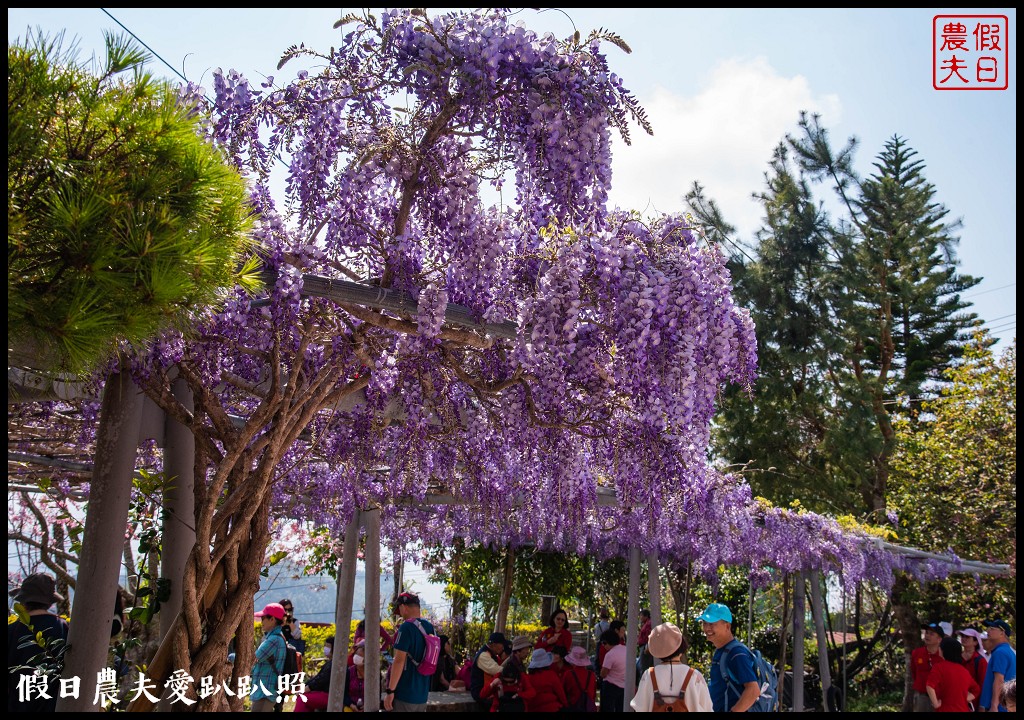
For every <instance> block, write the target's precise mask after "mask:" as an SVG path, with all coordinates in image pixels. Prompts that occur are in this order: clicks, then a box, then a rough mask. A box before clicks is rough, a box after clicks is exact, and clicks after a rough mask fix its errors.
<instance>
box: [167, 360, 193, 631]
mask: <svg viewBox="0 0 1024 720" xmlns="http://www.w3.org/2000/svg"><path fill="white" fill-rule="evenodd" d="M171 392H173V393H174V397H175V399H177V401H178V402H180V403H181V404H182V406H183V407H184V408H185V409H186V410H188V411H189V412H191V411H193V410H194V409H195V402H194V401H193V398H192V390H191V389H190V388H189V386H188V383H186V382H185V381H184V380H182V379H181V378H179V379H177V380H175V381H174V382H173V383H172V384H171ZM195 462H196V439H195V436H193V435H192V431H191V430H189V429H188V428H187V427H185V426H184V425H182V424H181V423H179V422H178V421H177V420H174V419H173V418H171V417H168V418H167V424H166V427H165V429H164V473H165V474H166V475H167V477H168V478H169V482H168V485H167V486H166V487H165V488H164V513H165V515H164V532H163V552H162V553H161V556H160V564H161V567H160V576H161V577H164V578H167V579H168V580H170V581H171V595H170V597H169V598H168V599H167V601H166V602H164V604H163V605H162V606H161V608H160V637H161V638H162V637H163V636H164V635H166V634H167V631H168V630H169V629H170V627H171V625H173V624H174V620H175V618H176V617H177V615H178V612H179V611H180V610H181V595H182V578H184V576H185V563H187V562H188V557H189V555H190V554H191V553H192V548H193V547H195V544H196V530H195V522H196V513H195V507H196V496H195V477H194V475H195Z"/></svg>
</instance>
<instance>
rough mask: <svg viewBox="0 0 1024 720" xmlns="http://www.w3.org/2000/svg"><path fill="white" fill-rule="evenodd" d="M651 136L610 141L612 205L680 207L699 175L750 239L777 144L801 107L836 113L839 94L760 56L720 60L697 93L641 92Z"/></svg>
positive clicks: (678, 209)
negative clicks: (816, 88)
mask: <svg viewBox="0 0 1024 720" xmlns="http://www.w3.org/2000/svg"><path fill="white" fill-rule="evenodd" d="M639 100H640V102H641V104H643V106H644V107H645V109H646V110H647V113H648V118H649V119H650V121H651V125H652V126H653V128H654V135H653V137H652V136H649V135H647V134H646V133H644V132H643V131H634V132H632V140H633V144H632V145H628V146H627V145H626V144H625V143H623V142H622V141H621V140H618V139H617V140H616V141H615V145H614V146H613V165H612V168H613V176H612V190H611V195H610V201H611V204H612V205H613V206H614V205H618V206H620V207H622V208H624V209H636V210H640V211H643V212H644V213H645V214H648V213H654V212H681V211H683V210H685V203H684V201H683V196H684V195H685V194H686V193H687V192H688V191H689V190H690V188H691V187H692V185H693V182H694V181H695V180H697V181H699V182H700V183H701V185H703V186H704V188H705V191H706V195H707V197H709V198H712V199H714V200H715V201H716V202H717V203H718V204H719V205H720V207H721V208H722V213H723V215H724V217H725V220H726V221H727V222H729V223H730V224H732V225H735V226H736V228H737V230H738V232H739V237H741V238H743V239H746V240H749V239H752V236H753V232H754V230H755V229H756V228H757V227H758V226H759V225H760V218H761V210H760V207H759V206H758V204H757V203H756V202H755V201H754V200H752V199H751V194H752V193H754V192H760V191H761V190H763V188H764V173H765V171H766V170H767V168H768V161H769V160H770V159H771V154H772V150H773V149H774V148H775V146H776V145H777V144H778V143H779V142H780V141H781V140H782V138H783V136H784V135H785V133H787V132H790V131H792V130H794V129H795V128H796V123H797V120H798V118H799V114H800V111H801V110H807V111H809V112H821V113H822V114H824V115H825V116H826V117H828V118H829V121H830V122H831V123H835V122H836V121H837V120H838V119H839V111H840V102H839V98H838V97H837V96H836V95H820V96H816V95H815V94H814V93H813V92H812V91H811V88H810V87H809V86H808V83H807V80H806V79H805V78H804V77H803V76H801V75H797V76H795V77H790V78H787V77H782V76H780V75H779V74H778V73H777V72H776V71H775V70H774V69H773V68H772V67H771V65H769V63H768V61H767V60H766V59H764V58H763V57H758V58H754V59H751V60H740V59H731V60H726V61H723V62H721V63H719V64H718V65H717V66H716V67H715V69H714V70H713V71H712V73H711V76H710V80H709V81H708V82H707V85H706V87H705V88H704V89H702V90H701V91H700V93H699V94H698V95H696V96H695V97H682V96H679V95H675V94H673V93H671V92H670V91H668V90H666V89H664V88H658V89H657V90H656V91H655V93H654V97H653V98H652V99H645V98H639Z"/></svg>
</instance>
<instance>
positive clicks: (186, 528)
mask: <svg viewBox="0 0 1024 720" xmlns="http://www.w3.org/2000/svg"><path fill="white" fill-rule="evenodd" d="M303 281H304V285H303V286H304V293H305V294H308V295H310V296H314V297H322V298H327V299H329V300H332V301H334V302H337V303H340V304H344V305H353V304H355V305H360V306H365V307H370V308H375V309H379V310H387V311H390V312H393V313H397V314H400V315H405V316H409V315H412V316H415V313H416V308H417V303H416V301H415V300H414V299H413V298H411V297H410V296H408V295H404V294H402V293H399V292H396V291H394V290H387V289H383V288H377V287H368V286H365V285H361V284H359V283H354V282H351V281H347V280H339V279H331V278H324V277H321V276H316V275H308V274H307V275H305V276H304V277H303ZM257 302H258V301H257ZM445 322H446V323H450V324H452V325H456V326H460V327H464V328H470V329H472V330H474V331H477V332H479V333H482V334H483V335H485V336H492V337H502V338H514V337H516V332H517V328H516V326H515V324H514V323H507V322H506V323H501V324H480V323H477V322H476V321H475V320H474V319H473V316H472V314H471V313H470V311H469V310H468V309H467V308H465V307H461V306H458V305H451V304H450V305H449V306H448V308H447V310H446V312H445ZM126 389H127V390H130V391H131V392H140V391H139V390H138V389H137V388H126ZM179 390H180V391H181V392H182V397H181V398H179V399H181V400H182V402H183V403H184V404H186V406H187V405H188V403H189V402H190V400H189V398H188V397H187V393H186V392H185V388H184V387H183V385H181V386H179V385H176V386H175V392H176V393H177V392H178V391H179ZM94 393H95V390H93V389H91V388H89V387H86V386H85V385H81V384H75V383H62V382H59V381H54V380H53V379H52V378H50V377H48V376H47V375H46V374H45V373H37V372H34V371H32V370H28V369H25V368H18V367H9V368H8V403H9V404H12V403H25V402H33V401H39V400H64V401H69V402H70V401H74V400H80V399H83V398H89V397H92V398H95V397H96V396H95V394H94ZM391 420H392V421H394V422H398V421H400V418H397V417H396V418H391ZM237 422H240V423H243V422H244V418H237ZM136 425H137V426H135V427H126V428H125V433H124V434H125V435H126V436H127V437H124V438H122V441H121V442H120V444H119V446H118V449H117V452H116V453H115V455H114V456H113V457H112V458H111V460H112V462H113V464H114V465H115V467H114V468H113V472H112V474H113V475H114V476H116V478H118V480H117V483H116V486H115V485H108V486H107V487H106V488H104V490H103V491H104V492H107V493H110V492H116V493H121V494H124V493H128V492H130V488H131V477H132V475H133V473H135V472H136V449H137V447H138V446H139V444H140V443H141V442H143V441H146V440H153V441H155V442H156V445H157V447H159V448H162V449H163V467H164V470H165V471H166V472H168V473H169V474H171V475H174V476H177V478H178V482H177V483H176V487H175V488H174V489H173V490H169V491H168V492H167V494H166V496H165V498H164V500H165V510H166V511H167V516H166V517H167V524H166V525H165V534H164V553H163V557H162V562H163V571H162V572H163V574H164V576H165V577H171V578H174V577H181V574H182V572H183V570H184V564H185V561H186V559H187V558H188V555H189V553H190V552H191V550H192V547H193V546H194V544H195V531H194V529H191V528H190V524H189V522H188V521H187V520H186V519H190V518H191V517H192V516H193V498H192V486H193V483H194V477H193V470H194V467H193V465H194V463H193V458H194V452H195V448H194V441H193V439H192V437H191V435H190V433H189V432H188V430H187V429H186V428H184V427H183V426H181V425H180V424H178V423H177V422H175V421H174V420H172V419H171V418H169V417H166V416H165V415H164V413H163V411H162V410H160V409H159V408H158V407H157V406H156V404H155V403H153V402H152V401H150V400H148V399H146V400H144V401H143V402H142V404H141V410H140V415H139V418H138V422H137V423H136ZM8 432H9V440H8V442H9V445H10V444H15V445H19V446H22V447H27V448H30V449H20V450H11V449H9V451H8V490H9V491H38V487H36V486H35V485H33V482H32V479H33V478H34V477H36V476H38V475H39V474H41V473H44V474H45V473H49V472H52V470H53V469H54V468H57V469H60V470H61V471H63V472H64V473H65V474H66V475H68V474H70V475H71V476H73V477H77V478H79V479H80V480H81V481H85V480H87V479H88V478H89V477H90V476H91V475H92V470H93V465H92V462H91V459H90V458H89V457H88V455H83V453H82V449H81V448H79V447H76V446H75V445H74V443H69V442H66V441H64V440H63V439H59V438H58V439H53V438H50V439H49V440H50V442H49V444H47V442H40V441H39V439H38V438H33V436H32V428H30V427H10V426H9V428H8ZM133 433H134V434H133ZM33 443H35V445H33ZM33 447H34V449H31V448H33ZM12 478H13V480H12ZM76 492H78V493H81V491H76V490H75V489H74V488H72V497H76V495H75V493H76ZM596 492H597V502H598V505H599V506H601V507H618V506H619V499H618V497H617V496H616V493H615V490H614V489H613V488H607V487H601V486H598V487H597V488H596ZM77 497H78V498H82V497H83V495H82V494H79V495H77ZM570 500H571V499H570ZM416 503H417V504H419V505H421V506H427V507H431V506H433V507H443V506H453V505H458V506H463V507H467V508H469V509H472V506H473V503H472V501H471V500H466V499H463V498H458V497H455V496H454V495H452V494H451V493H450V492H447V491H446V490H445V489H444V488H436V489H435V491H433V492H431V493H429V494H428V495H427V497H426V498H425V499H417V500H416ZM380 515H381V508H380V507H364V508H360V509H359V510H358V511H357V512H356V513H355V514H354V515H353V516H352V517H350V518H349V520H348V522H347V524H346V526H345V531H344V545H343V552H344V556H343V558H342V561H341V563H340V566H339V573H338V577H339V582H338V588H337V606H336V607H337V609H336V617H335V622H336V625H337V627H339V628H345V627H349V625H350V622H351V616H352V605H353V600H354V598H353V594H354V584H355V570H356V547H357V544H358V538H359V535H360V533H361V532H364V533H365V537H366V543H365V547H366V557H365V560H366V571H367V578H366V597H365V608H366V616H365V617H366V623H367V626H368V627H371V628H372V627H375V626H376V625H378V624H379V622H380V582H379V573H380V547H381V545H380V541H381V517H380ZM120 540H121V539H120V538H119V537H118V534H117V533H113V534H111V537H110V544H111V546H110V547H108V548H105V549H104V550H103V552H108V553H112V554H113V555H115V556H116V555H118V554H119V552H120ZM865 542H866V543H873V544H874V548H875V549H881V550H884V551H886V552H889V553H892V554H895V555H899V556H902V557H906V558H920V559H927V560H934V561H939V562H946V563H950V565H951V566H953V567H954V568H955V570H956V571H960V572H971V573H979V574H997V575H1003V574H1008V572H1009V567H1008V566H1006V565H991V564H986V563H979V562H974V561H954V560H953V559H951V558H949V557H946V556H940V555H936V554H933V553H926V552H923V551H920V550H915V549H912V548H905V547H899V546H896V545H892V544H890V543H885V542H883V541H881V540H877V539H867V538H866V539H865ZM627 554H628V564H629V594H628V622H627V639H626V651H627V657H636V651H637V633H638V628H639V610H640V607H639V598H640V586H641V582H642V578H641V563H642V559H643V556H644V554H645V553H644V551H643V550H642V549H641V547H640V546H639V544H634V545H631V546H630V547H629V548H628V553H627ZM646 556H647V563H648V573H647V575H648V576H647V585H648V593H649V597H650V599H651V607H650V611H651V621H652V623H654V624H658V623H660V622H661V615H662V610H661V603H660V598H661V588H660V579H659V573H658V567H659V556H658V553H657V552H648V553H646ZM82 560H83V564H82V566H81V567H80V573H81V574H85V573H88V567H86V565H87V563H89V562H91V561H92V560H91V559H88V558H84V557H83V558H82ZM211 584H216V583H211ZM178 585H179V584H177V583H174V584H172V587H177V586H178ZM803 587H804V585H803V583H797V588H798V590H797V592H795V594H794V611H795V613H794V641H795V642H794V657H793V666H794V667H802V666H803V657H802V656H803V637H804V630H805V628H804V622H803V618H804V610H805V597H804V590H803ZM811 587H812V596H811V609H812V615H813V617H814V623H815V626H816V635H817V637H818V643H819V646H820V647H821V650H822V652H821V653H820V654H819V655H820V657H821V663H822V667H821V676H822V684H823V687H822V690H823V692H826V693H827V690H828V686H829V684H830V678H829V670H828V662H827V652H826V649H825V634H824V618H823V614H822V598H821V592H820V583H818V582H813V583H812V585H811ZM94 594H95V597H94V598H91V599H90V598H84V600H85V601H86V604H88V603H89V602H91V603H92V605H95V607H94V608H91V609H92V611H94V612H105V610H106V608H105V601H104V598H105V597H107V596H108V595H109V594H106V595H105V594H104V593H103V592H97V593H94ZM205 600H206V598H204V601H205ZM210 601H211V602H212V599H211V600H210ZM180 607H181V591H180V588H178V589H177V591H176V592H172V597H171V599H170V600H169V601H168V602H167V603H166V604H165V612H164V614H162V616H161V618H162V623H161V632H162V634H163V633H166V632H167V630H168V628H169V627H170V625H171V621H173V619H174V616H175V614H176V613H177V612H178V611H179V609H180ZM78 609H79V608H78V605H77V602H76V610H78ZM83 609H85V611H86V612H89V610H90V608H88V607H86V606H85V605H83ZM100 639H102V638H100ZM97 646H98V647H99V648H100V650H101V651H105V648H106V644H105V640H104V642H103V643H97ZM166 647H167V644H164V645H162V649H164V648H166ZM339 649H340V647H339ZM366 651H367V665H368V666H370V667H374V666H379V662H380V656H379V652H380V649H379V646H378V645H377V644H376V643H369V644H367V646H366ZM170 662H171V659H170V653H169V652H167V653H163V654H158V655H157V657H155V658H154V660H153V662H152V663H151V665H150V668H149V672H150V673H152V675H154V676H156V677H160V676H161V673H163V674H164V675H166V674H167V673H169V672H170V669H171V668H170V665H169V664H170ZM844 664H845V657H844ZM93 677H95V675H94V674H93ZM345 680H346V675H345V672H344V666H343V665H342V664H340V663H339V664H337V665H335V666H333V668H332V679H331V699H330V701H329V706H328V709H329V710H335V711H338V710H340V709H341V706H342V698H343V696H344V684H345ZM634 682H635V677H634V675H633V673H631V672H627V673H626V696H625V702H626V706H627V707H628V703H629V700H630V699H631V698H632V697H633V694H634V691H635V687H634ZM379 685H380V677H379V675H378V674H376V673H370V674H368V675H367V677H366V691H365V694H366V701H365V708H366V710H367V711H376V710H378V709H379V698H380V693H379V691H380V687H379ZM83 690H84V691H85V692H86V693H87V694H88V693H90V692H91V688H83ZM802 700H803V674H802V673H796V674H795V675H794V688H793V704H794V706H795V707H796V708H798V709H802V705H803V703H802ZM148 705H149V703H148V702H147V701H146V699H145V696H144V695H143V697H142V698H140V699H139V700H137V701H135V702H134V703H133V704H132V706H131V708H130V709H132V710H146V709H149V708H148Z"/></svg>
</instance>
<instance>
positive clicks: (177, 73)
mask: <svg viewBox="0 0 1024 720" xmlns="http://www.w3.org/2000/svg"><path fill="white" fill-rule="evenodd" d="M100 10H102V11H103V13H104V14H105V15H106V16H107V17H109V18H110V19H111V20H113V21H114V22H116V23H117V24H118V25H120V26H121V28H122V29H124V31H125V32H126V33H128V34H129V35H131V36H132V37H133V38H135V40H136V41H137V42H138V43H139V44H140V45H142V47H144V48H146V49H147V50H149V52H151V53H152V54H153V57H155V58H156V59H157V60H159V61H160V62H162V63H163V64H164V65H166V66H167V67H169V68H170V69H171V72H173V73H174V74H175V75H177V76H178V77H180V78H181V79H182V80H184V81H185V82H188V78H187V77H185V76H184V75H182V74H181V73H180V72H178V71H177V69H176V68H175V67H174V66H173V65H171V64H170V63H169V62H167V61H166V60H164V59H163V58H162V57H160V54H159V53H158V52H157V51H156V50H154V49H153V48H151V47H150V46H149V45H147V44H146V43H144V42H143V41H142V38H140V37H139V36H138V35H136V34H135V33H133V32H132V31H131V30H129V29H128V28H126V27H125V26H124V23H122V22H121V21H120V20H118V19H117V18H116V17H114V16H113V15H111V14H110V13H109V12H107V9H106V8H100ZM207 100H209V98H207Z"/></svg>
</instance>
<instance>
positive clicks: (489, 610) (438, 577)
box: [426, 539, 621, 625]
mask: <svg viewBox="0 0 1024 720" xmlns="http://www.w3.org/2000/svg"><path fill="white" fill-rule="evenodd" d="M507 552H508V550H507V549H505V548H501V549H494V548H491V547H489V546H485V545H480V544H471V545H466V544H465V543H464V542H463V541H462V540H461V539H457V540H456V541H455V542H454V543H452V544H451V545H450V546H444V547H434V548H428V550H427V561H426V566H427V567H429V568H430V572H431V575H430V579H431V581H432V582H442V583H445V584H446V590H445V593H446V596H447V597H449V598H451V599H452V601H453V607H460V605H458V604H457V603H458V602H459V601H461V602H465V601H466V600H467V599H468V598H471V599H472V601H473V602H475V603H477V604H478V606H479V608H480V615H479V617H480V619H482V620H484V621H485V624H487V623H490V624H491V625H493V623H494V619H495V617H496V613H497V610H498V604H499V602H500V599H501V590H502V586H503V584H504V572H505V560H506V557H507V556H506V553H507ZM515 553H516V556H515V567H514V576H513V598H514V603H515V606H516V607H518V608H520V609H524V610H525V609H528V608H533V607H535V606H539V603H540V600H541V596H542V595H553V596H555V597H557V598H558V599H559V602H560V604H561V606H562V607H565V608H567V609H569V610H579V611H580V613H581V614H583V611H585V609H588V608H592V607H594V605H595V602H596V597H597V593H596V585H595V563H594V561H593V560H592V559H590V558H585V557H580V556H578V555H573V554H562V553H550V552H541V551H538V550H536V549H535V548H519V549H517V550H516V551H515ZM620 582H621V579H620ZM455 614H459V613H455ZM533 620H541V618H539V617H534V618H533ZM543 620H546V618H544V619H543Z"/></svg>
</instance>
